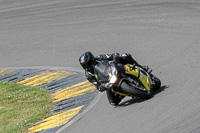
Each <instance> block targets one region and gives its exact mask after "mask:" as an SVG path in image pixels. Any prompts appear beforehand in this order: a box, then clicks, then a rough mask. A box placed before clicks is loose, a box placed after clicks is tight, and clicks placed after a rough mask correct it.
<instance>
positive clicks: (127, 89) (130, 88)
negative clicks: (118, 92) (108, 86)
mask: <svg viewBox="0 0 200 133" xmlns="http://www.w3.org/2000/svg"><path fill="white" fill-rule="evenodd" d="M120 86H121V87H120V88H121V89H122V91H124V92H125V93H128V94H130V95H132V96H134V97H140V98H143V99H149V98H151V97H152V94H151V93H150V92H144V91H142V90H138V89H136V88H135V87H133V86H131V85H129V84H128V83H127V82H125V81H123V82H122V83H121V85H120Z"/></svg>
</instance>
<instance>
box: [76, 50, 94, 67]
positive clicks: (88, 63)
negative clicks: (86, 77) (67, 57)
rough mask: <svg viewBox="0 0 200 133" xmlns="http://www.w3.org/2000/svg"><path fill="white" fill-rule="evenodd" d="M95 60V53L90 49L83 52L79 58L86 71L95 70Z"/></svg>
mask: <svg viewBox="0 0 200 133" xmlns="http://www.w3.org/2000/svg"><path fill="white" fill-rule="evenodd" d="M93 62H94V55H93V54H92V53H91V52H90V51H87V52H85V53H83V54H82V55H81V56H80V58H79V63H80V64H81V66H82V67H83V69H84V70H86V71H91V70H93V66H92V65H93Z"/></svg>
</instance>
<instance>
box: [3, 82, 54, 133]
mask: <svg viewBox="0 0 200 133" xmlns="http://www.w3.org/2000/svg"><path fill="white" fill-rule="evenodd" d="M51 105H52V101H51V96H50V94H49V93H48V92H47V91H46V90H44V89H41V88H39V87H30V86H24V85H21V84H16V83H8V82H0V133H22V132H26V131H27V130H28V128H30V127H31V125H32V124H33V123H35V122H38V121H39V120H41V119H42V118H44V117H45V116H46V115H47V114H48V113H49V111H50V109H51Z"/></svg>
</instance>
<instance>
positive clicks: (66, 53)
mask: <svg viewBox="0 0 200 133" xmlns="http://www.w3.org/2000/svg"><path fill="white" fill-rule="evenodd" d="M199 36H200V2H199V0H190V1H188V0H151V1H150V0H125V1H124V0H65V1H64V0H56V1H55V0H34V1H33V0H9V1H5V0H0V46H1V47H0V62H1V63H0V67H1V68H4V67H29V66H60V67H73V68H76V69H80V66H79V63H78V58H79V56H80V54H82V53H83V52H84V51H86V50H91V51H92V52H93V53H94V54H95V55H97V54H101V53H113V52H119V53H124V52H128V53H131V54H132V55H133V57H134V58H135V59H136V60H137V61H138V62H139V63H140V64H147V65H149V66H150V67H151V68H152V69H153V70H154V74H155V75H157V76H158V77H159V78H160V79H161V80H162V85H163V86H162V88H161V91H160V92H159V93H157V94H156V95H155V96H154V98H152V99H150V100H148V101H129V102H130V103H129V104H128V105H127V106H126V105H125V104H122V106H120V107H117V108H115V107H112V106H110V105H109V104H108V102H107V98H106V95H105V94H104V95H103V97H102V98H101V99H100V101H99V102H98V103H97V104H96V105H95V106H94V107H93V108H92V109H91V110H90V111H88V112H87V114H86V115H84V116H83V117H82V119H80V120H79V121H77V122H76V123H74V124H73V125H71V126H70V127H68V128H67V129H65V130H63V131H62V133H75V132H76V133H79V132H81V133H94V132H95V133H102V132H104V133H122V132H123V133H161V132H162V133H199V132H200V104H199V101H200V96H199V95H200V87H199V85H200V82H199V78H200V71H199V68H200V67H199V66H200V63H199V57H200V52H199V51H200V38H199ZM127 100H129V99H125V100H124V101H123V102H125V101H127Z"/></svg>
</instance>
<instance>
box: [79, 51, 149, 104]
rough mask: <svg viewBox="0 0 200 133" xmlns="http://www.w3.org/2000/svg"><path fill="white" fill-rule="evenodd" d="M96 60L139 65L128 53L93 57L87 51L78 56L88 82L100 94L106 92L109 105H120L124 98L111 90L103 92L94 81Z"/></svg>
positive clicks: (144, 67) (146, 67)
mask: <svg viewBox="0 0 200 133" xmlns="http://www.w3.org/2000/svg"><path fill="white" fill-rule="evenodd" d="M96 60H109V61H110V60H114V61H116V62H120V63H123V64H127V63H128V64H133V65H134V66H140V67H142V66H141V65H139V64H138V63H137V62H136V61H135V60H134V59H133V58H132V56H131V55H130V54H129V53H124V54H122V55H120V54H119V53H113V54H101V55H98V56H96V57H94V55H93V54H92V53H91V52H90V51H87V52H85V53H83V54H82V55H81V56H80V58H79V62H80V64H81V66H82V67H83V69H84V70H85V76H86V78H87V79H88V81H89V82H91V83H92V84H94V85H95V86H96V88H97V89H98V90H99V91H100V92H103V91H106V93H107V97H108V100H109V103H110V104H111V105H114V106H116V105H118V104H119V103H120V101H121V100H122V99H123V98H124V96H122V95H119V94H116V93H114V92H112V91H111V90H105V89H104V88H102V87H100V83H98V82H97V81H96V79H95V76H94V66H95V64H96ZM142 68H143V69H144V70H146V71H148V72H150V71H151V69H150V68H149V67H148V66H143V67H142Z"/></svg>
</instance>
